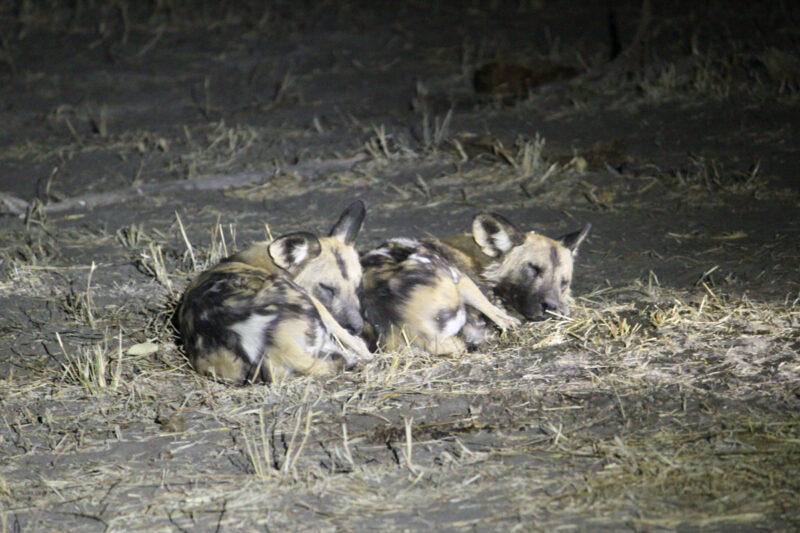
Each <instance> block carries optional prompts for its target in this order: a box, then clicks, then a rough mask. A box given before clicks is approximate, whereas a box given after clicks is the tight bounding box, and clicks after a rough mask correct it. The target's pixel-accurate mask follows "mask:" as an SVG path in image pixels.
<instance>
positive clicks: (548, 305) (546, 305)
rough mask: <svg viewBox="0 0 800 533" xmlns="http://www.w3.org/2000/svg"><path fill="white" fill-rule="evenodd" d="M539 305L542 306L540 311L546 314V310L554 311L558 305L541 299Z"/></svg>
mask: <svg viewBox="0 0 800 533" xmlns="http://www.w3.org/2000/svg"><path fill="white" fill-rule="evenodd" d="M539 305H540V306H541V307H542V313H544V314H547V313H548V312H553V313H554V312H555V311H556V310H558V306H557V305H556V304H554V303H553V302H551V301H546V300H545V301H542V303H540V304H539Z"/></svg>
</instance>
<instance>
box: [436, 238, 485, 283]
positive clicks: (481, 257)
mask: <svg viewBox="0 0 800 533" xmlns="http://www.w3.org/2000/svg"><path fill="white" fill-rule="evenodd" d="M442 242H443V243H444V244H446V245H447V246H449V247H450V248H452V249H453V251H454V252H455V255H456V260H457V261H458V262H459V263H461V264H460V265H459V266H460V267H461V268H465V269H467V270H468V271H469V273H471V274H472V276H473V277H477V278H479V279H482V280H483V279H484V278H483V273H484V272H485V271H486V268H487V267H489V265H491V264H492V263H494V262H495V260H494V258H492V257H489V256H488V255H486V254H485V253H483V251H482V250H481V248H480V246H478V243H476V242H475V239H473V238H472V234H471V233H462V234H461V235H454V236H452V237H447V238H445V239H442Z"/></svg>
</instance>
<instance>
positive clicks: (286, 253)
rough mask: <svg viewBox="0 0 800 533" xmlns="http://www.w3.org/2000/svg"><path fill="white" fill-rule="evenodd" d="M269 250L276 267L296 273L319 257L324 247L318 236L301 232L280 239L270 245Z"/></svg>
mask: <svg viewBox="0 0 800 533" xmlns="http://www.w3.org/2000/svg"><path fill="white" fill-rule="evenodd" d="M267 250H268V251H269V256H270V257H271V258H272V261H273V262H274V263H275V264H276V265H278V266H279V267H280V268H282V269H284V270H287V271H289V272H292V273H294V272H296V271H297V270H298V269H299V268H300V267H301V266H302V265H303V264H304V263H305V262H306V261H308V260H310V259H313V258H315V257H317V256H318V255H319V254H320V252H321V251H322V247H321V246H320V244H319V239H317V236H316V235H314V234H313V233H308V232H305V231H300V232H297V233H289V234H288V235H283V236H281V237H278V238H277V239H275V240H274V241H272V242H271V243H269V246H268V247H267Z"/></svg>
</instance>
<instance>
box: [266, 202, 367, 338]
mask: <svg viewBox="0 0 800 533" xmlns="http://www.w3.org/2000/svg"><path fill="white" fill-rule="evenodd" d="M364 216H365V207H364V202H362V201H361V200H356V201H355V202H353V203H352V204H350V205H349V206H348V207H347V209H345V210H344V212H343V213H342V215H341V216H340V217H339V220H337V221H336V223H335V224H334V225H333V227H332V228H331V230H330V232H329V234H328V236H327V237H317V236H316V235H313V234H311V233H305V232H299V233H290V234H288V235H284V236H282V237H278V238H277V239H275V240H274V241H272V242H271V243H270V244H269V247H268V251H269V255H270V257H271V258H272V261H273V262H274V263H275V264H276V265H277V266H279V267H280V268H282V269H284V270H286V271H287V272H288V273H289V275H290V276H291V277H292V279H293V280H294V282H295V283H297V284H298V285H300V286H301V287H303V288H304V289H305V290H307V291H308V292H309V293H310V294H312V295H313V296H314V297H315V298H317V299H318V300H319V301H320V303H322V305H324V306H325V307H326V308H327V309H328V310H329V311H330V313H331V314H332V315H333V317H334V318H335V319H336V321H337V322H339V324H341V325H342V327H344V328H345V329H346V330H348V331H349V332H350V333H353V334H355V335H357V334H359V333H361V330H363V329H364V321H363V320H362V318H361V305H360V302H359V294H358V293H359V289H360V286H361V275H362V272H361V263H360V262H359V259H358V252H356V249H355V247H354V246H353V243H354V242H355V240H356V237H357V236H358V232H359V231H360V230H361V226H362V225H363V224H364Z"/></svg>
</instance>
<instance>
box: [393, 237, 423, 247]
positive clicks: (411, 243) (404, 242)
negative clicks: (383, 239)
mask: <svg viewBox="0 0 800 533" xmlns="http://www.w3.org/2000/svg"><path fill="white" fill-rule="evenodd" d="M390 242H396V243H397V244H399V245H400V246H405V247H406V248H416V247H417V246H419V241H418V240H417V239H409V238H406V237H398V238H396V239H392V240H391V241H390Z"/></svg>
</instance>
